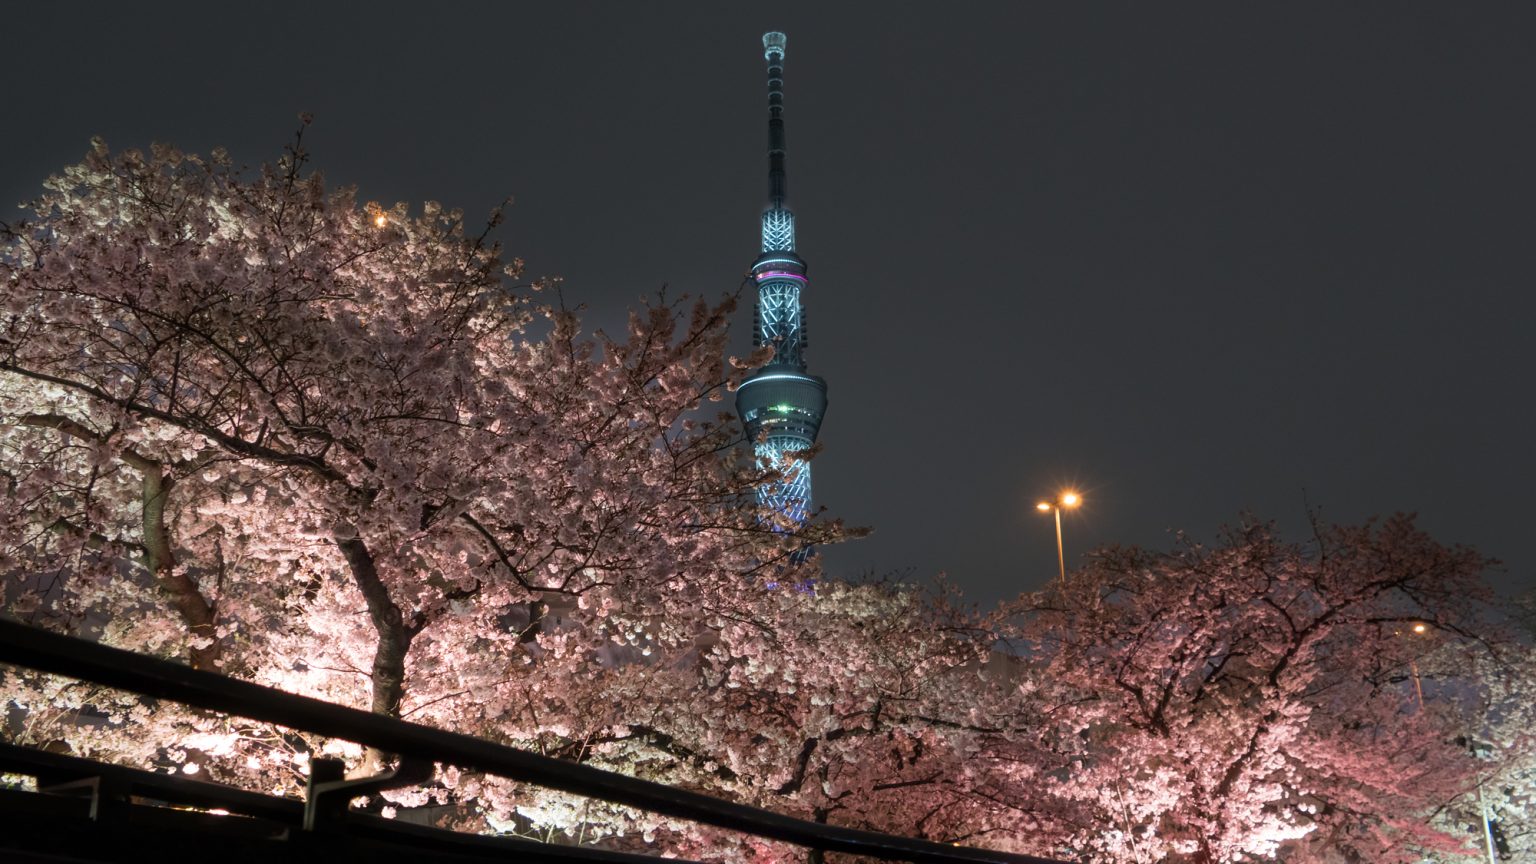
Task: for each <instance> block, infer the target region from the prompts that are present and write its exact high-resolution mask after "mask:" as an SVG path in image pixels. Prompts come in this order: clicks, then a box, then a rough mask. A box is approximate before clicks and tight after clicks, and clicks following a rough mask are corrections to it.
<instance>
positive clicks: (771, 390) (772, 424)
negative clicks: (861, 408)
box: [736, 33, 827, 522]
mask: <svg viewBox="0 0 1536 864" xmlns="http://www.w3.org/2000/svg"><path fill="white" fill-rule="evenodd" d="M784 43H785V37H784V34H783V33H768V34H765V35H764V36H763V56H764V57H765V58H766V59H767V61H768V208H767V209H766V210H764V211H763V253H762V254H761V255H759V256H758V258H757V261H756V263H754V264H753V265H752V278H753V280H754V281H755V282H756V283H757V311H756V315H755V316H754V317H755V320H754V322H753V328H752V344H753V346H754V347H757V346H761V345H772V346H773V349H774V354H773V359H772V360H771V361H769V363H768V365H766V366H763V367H762V368H761V369H758V370H757V371H756V372H754V373H753V374H752V377H750V378H748V379H747V380H746V381H744V382H742V385H741V389H740V390H738V391H737V392H736V413H737V414H738V415H739V416H740V417H741V421H742V423H743V424H744V425H745V426H746V431H747V436H748V437H749V438H750V439H751V440H752V441H753V442H754V445H755V447H756V448H757V455H758V457H759V458H761V459H766V460H769V461H770V462H771V464H773V465H774V466H776V467H778V468H780V469H781V470H783V471H784V472H785V476H784V479H783V480H782V481H780V482H777V483H772V484H768V485H766V486H763V487H761V488H760V489H759V490H758V502H759V503H760V504H762V505H764V506H765V507H769V508H771V509H773V510H776V511H778V512H780V513H783V514H784V515H786V516H788V517H790V518H791V519H793V520H794V521H796V522H801V521H804V520H805V518H806V516H807V515H808V514H809V513H810V512H811V466H810V463H808V462H805V461H802V460H796V459H791V458H789V455H788V454H791V453H794V452H796V451H800V450H805V449H807V448H809V447H810V446H811V445H812V444H815V443H816V433H817V432H818V431H819V430H820V429H821V418H822V416H823V415H825V414H826V411H827V382H826V381H824V380H822V379H821V378H820V377H819V376H816V375H812V374H810V373H808V372H806V370H805V347H806V339H805V313H804V312H803V311H802V310H801V308H800V295H801V293H802V292H803V291H804V290H805V286H806V279H805V269H806V268H805V261H803V260H801V258H800V256H799V255H796V254H795V215H794V214H793V213H792V212H790V209H789V205H788V203H787V198H786V195H785V178H784Z"/></svg>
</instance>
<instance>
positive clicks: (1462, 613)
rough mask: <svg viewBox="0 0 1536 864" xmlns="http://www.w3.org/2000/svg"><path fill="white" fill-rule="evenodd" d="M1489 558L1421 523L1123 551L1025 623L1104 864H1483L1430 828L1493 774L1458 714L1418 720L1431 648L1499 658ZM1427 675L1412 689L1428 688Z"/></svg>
mask: <svg viewBox="0 0 1536 864" xmlns="http://www.w3.org/2000/svg"><path fill="white" fill-rule="evenodd" d="M1487 564H1488V562H1487V561H1485V560H1484V559H1482V558H1481V557H1479V556H1478V555H1477V554H1476V553H1474V552H1472V551H1471V550H1468V549H1465V548H1461V547H1445V546H1442V545H1440V544H1438V543H1436V542H1434V541H1433V540H1431V539H1430V538H1429V537H1427V536H1426V535H1424V534H1423V533H1422V532H1421V531H1419V530H1418V529H1417V528H1415V527H1414V526H1413V524H1412V521H1411V519H1410V518H1408V517H1403V516H1397V517H1393V518H1391V519H1389V520H1386V521H1385V522H1383V523H1381V524H1369V525H1365V526H1361V527H1322V526H1318V527H1317V530H1316V535H1315V539H1314V541H1313V542H1312V543H1310V544H1305V545H1302V544H1293V543H1287V542H1283V541H1281V540H1280V539H1278V538H1277V537H1276V536H1275V534H1274V533H1273V531H1272V530H1271V529H1270V527H1269V526H1266V525H1254V524H1249V525H1245V526H1244V527H1242V528H1240V529H1237V530H1234V531H1232V532H1231V533H1229V534H1228V535H1227V536H1226V537H1224V538H1223V541H1222V542H1221V543H1220V544H1218V545H1216V546H1213V547H1206V546H1202V545H1199V544H1195V543H1193V542H1189V541H1187V540H1186V541H1182V542H1181V545H1180V546H1179V548H1177V549H1176V550H1175V551H1174V552H1172V553H1168V554H1154V553H1149V552H1146V551H1143V550H1139V549H1109V550H1105V551H1103V552H1101V553H1099V554H1098V555H1097V556H1096V557H1095V558H1094V560H1093V561H1092V563H1091V564H1090V565H1089V566H1087V567H1086V568H1085V569H1083V570H1082V571H1080V572H1078V573H1076V574H1073V576H1072V578H1071V579H1070V580H1069V581H1068V584H1067V585H1066V586H1065V587H1064V588H1059V589H1053V590H1051V591H1049V592H1046V593H1045V594H1043V595H1039V596H1037V597H1035V598H1033V599H1032V600H1030V602H1028V603H1026V604H1025V605H1024V606H1023V608H1021V609H1020V610H1019V611H1020V614H1021V616H1022V617H1021V619H1020V623H1019V624H1017V625H1016V626H1017V628H1018V630H1017V635H1018V637H1019V638H1021V639H1023V640H1025V641H1026V642H1027V643H1028V644H1029V645H1030V646H1032V647H1031V651H1033V652H1036V655H1037V656H1039V657H1041V658H1047V659H1046V662H1045V666H1044V668H1043V669H1042V670H1041V674H1042V679H1041V682H1042V684H1041V697H1042V698H1044V699H1046V700H1047V701H1048V703H1049V704H1050V705H1053V706H1056V707H1055V708H1054V709H1051V710H1050V711H1049V712H1048V713H1051V714H1053V715H1054V716H1055V717H1057V719H1056V721H1055V722H1054V723H1053V725H1052V728H1051V729H1050V730H1048V734H1049V736H1050V738H1051V742H1052V747H1053V748H1054V749H1055V750H1057V752H1059V753H1061V754H1063V755H1064V756H1068V757H1070V758H1071V760H1072V766H1071V770H1070V771H1069V772H1067V773H1066V774H1065V775H1063V776H1061V777H1059V778H1057V779H1056V781H1055V783H1054V788H1055V790H1056V794H1059V795H1062V796H1064V797H1067V798H1069V799H1072V800H1075V801H1078V802H1081V803H1083V804H1084V805H1086V806H1088V807H1090V808H1091V813H1092V815H1091V817H1090V819H1089V820H1088V822H1087V823H1086V824H1084V825H1083V826H1082V828H1081V830H1080V831H1078V832H1077V834H1076V836H1075V837H1074V840H1073V845H1074V847H1075V848H1076V849H1079V850H1081V852H1082V854H1084V855H1087V856H1089V857H1090V858H1092V859H1093V860H1112V861H1127V862H1133V861H1165V860H1168V861H1190V862H1229V861H1247V860H1258V859H1264V858H1266V857H1269V856H1274V855H1276V854H1278V853H1280V852H1282V851H1283V852H1284V853H1285V855H1286V857H1287V860H1318V861H1331V860H1339V861H1345V860H1368V861H1374V862H1394V861H1403V862H1407V861H1418V860H1420V859H1421V858H1422V857H1423V856H1424V853H1425V852H1428V851H1435V850H1441V851H1453V850H1464V849H1465V848H1466V847H1465V838H1464V836H1455V835H1453V834H1448V833H1447V832H1445V831H1443V830H1440V828H1438V827H1436V826H1435V825H1433V824H1432V822H1433V820H1434V819H1435V817H1436V816H1437V814H1439V813H1441V812H1443V811H1444V810H1445V809H1446V808H1448V807H1451V806H1454V805H1455V804H1456V802H1458V801H1464V800H1465V796H1466V795H1468V794H1469V792H1470V790H1471V789H1472V787H1473V785H1474V783H1475V775H1476V773H1477V766H1476V763H1475V761H1474V760H1473V759H1471V758H1470V757H1469V755H1468V754H1467V752H1466V750H1465V748H1464V747H1461V746H1459V745H1458V744H1457V743H1456V738H1457V737H1458V734H1459V727H1460V726H1461V724H1462V722H1463V719H1462V716H1461V712H1460V710H1459V708H1458V706H1457V705H1456V704H1454V703H1453V702H1451V701H1439V702H1437V701H1433V700H1431V701H1428V702H1426V703H1425V704H1423V705H1421V704H1419V699H1418V697H1417V696H1416V694H1415V691H1414V680H1415V679H1416V675H1417V670H1416V669H1411V666H1412V664H1413V658H1414V656H1415V652H1417V651H1420V650H1421V648H1420V647H1418V645H1417V644H1416V643H1415V642H1414V641H1413V640H1412V639H1410V638H1408V635H1407V634H1409V633H1410V632H1411V631H1412V630H1413V629H1414V627H1415V625H1419V626H1420V627H1421V628H1422V629H1423V630H1424V631H1426V632H1427V633H1428V634H1431V635H1433V636H1435V637H1437V638H1439V639H1441V640H1443V641H1446V642H1455V643H1457V644H1459V645H1462V646H1467V647H1469V648H1477V649H1480V650H1481V649H1485V648H1487V647H1488V643H1487V639H1486V635H1485V634H1486V629H1485V628H1484V626H1483V625H1482V624H1481V621H1480V618H1479V613H1480V611H1481V610H1480V608H1479V605H1480V604H1481V603H1482V602H1483V601H1485V600H1486V599H1487V597H1488V595H1487V591H1486V589H1485V588H1484V587H1483V584H1482V583H1481V582H1480V580H1479V577H1480V574H1481V572H1482V571H1483V570H1484V569H1485V567H1486V566H1487ZM1410 673H1411V674H1410Z"/></svg>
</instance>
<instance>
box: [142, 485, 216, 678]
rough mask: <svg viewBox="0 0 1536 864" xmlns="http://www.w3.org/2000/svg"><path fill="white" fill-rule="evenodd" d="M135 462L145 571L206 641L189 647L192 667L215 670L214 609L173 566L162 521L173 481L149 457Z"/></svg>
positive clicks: (173, 555) (192, 631) (193, 631)
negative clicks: (139, 482)
mask: <svg viewBox="0 0 1536 864" xmlns="http://www.w3.org/2000/svg"><path fill="white" fill-rule="evenodd" d="M129 461H130V462H138V463H139V464H137V465H135V466H134V467H136V468H138V469H139V470H140V471H141V472H143V474H144V553H145V563H146V564H147V565H148V567H149V572H150V573H152V574H154V578H155V582H156V583H157V584H158V585H159V586H160V589H161V590H162V591H164V592H165V593H166V595H167V596H168V597H169V598H170V601H171V605H172V606H173V607H175V609H176V612H177V614H179V615H180V616H181V620H182V621H183V622H184V623H185V624H186V625H187V631H188V632H189V633H190V635H191V636H192V638H193V639H194V640H197V641H202V640H207V643H208V644H206V645H204V646H202V647H196V646H194V647H193V648H192V649H191V663H192V668H193V669H202V670H205V671H208V672H218V671H220V669H219V655H220V650H219V638H218V634H217V633H216V632H215V630H214V611H213V607H212V606H211V605H210V604H209V603H208V600H207V599H206V598H204V597H203V594H202V591H200V590H199V589H198V587H197V582H195V581H193V579H192V577H190V576H188V575H187V574H186V573H183V572H178V571H177V569H176V553H175V552H174V551H173V549H172V548H171V532H170V529H169V528H167V527H166V524H165V504H166V500H167V499H168V498H169V497H170V494H171V486H172V484H173V481H172V480H171V478H169V477H167V476H166V475H165V470H164V469H163V468H162V467H161V465H160V463H158V462H155V461H153V460H149V459H130V460H129Z"/></svg>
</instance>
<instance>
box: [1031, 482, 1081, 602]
mask: <svg viewBox="0 0 1536 864" xmlns="http://www.w3.org/2000/svg"><path fill="white" fill-rule="evenodd" d="M1081 503H1083V497H1082V496H1081V495H1079V494H1077V493H1076V492H1074V491H1072V490H1071V489H1065V490H1062V492H1061V494H1059V495H1057V496H1056V500H1054V501H1041V502H1040V503H1038V504H1036V505H1035V509H1036V510H1039V511H1040V512H1041V513H1055V514H1056V566H1057V568H1058V569H1059V570H1060V573H1061V584H1062V585H1066V584H1067V555H1066V553H1065V552H1064V551H1063V550H1062V545H1061V510H1062V508H1063V507H1065V508H1067V509H1068V510H1070V509H1072V508H1073V507H1076V506H1077V505H1079V504H1081Z"/></svg>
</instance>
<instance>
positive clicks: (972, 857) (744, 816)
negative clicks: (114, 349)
mask: <svg viewBox="0 0 1536 864" xmlns="http://www.w3.org/2000/svg"><path fill="white" fill-rule="evenodd" d="M0 663H10V664H13V665H17V666H24V667H27V668H30V669H36V670H38V671H40V672H49V673H52V674H55V675H63V676H65V677H69V678H76V679H80V680H84V681H91V682H94V683H97V684H102V685H105V686H108V687H114V688H117V689H119V690H127V691H130V692H133V693H139V694H141V695H144V696H153V697H157V698H161V699H168V700H171V701H173V702H180V703H182V704H184V705H190V706H193V707H196V708H204V709H207V710H210V711H218V712H221V713H225V714H232V715H234V716H238V717H246V718H249V719H252V720H261V721H264V722H268V723H275V724H277V725H279V726H286V727H289V728H291V729H299V730H302V731H306V732H312V733H315V734H319V735H324V736H327V737H332V738H340V739H342V740H346V741H352V742H354V743H357V744H363V745H366V746H369V747H376V748H378V749H380V750H384V751H386V752H389V753H398V754H401V755H402V756H419V757H421V758H423V759H431V760H433V761H436V762H442V763H445V764H449V765H456V766H458V767H460V768H468V769H471V770H475V771H482V772H485V773H487V774H495V775H498V776H502V777H507V778H509V779H512V780H518V781H521V782H525V783H531V784H533V785H536V786H543V787H545V788H549V789H558V790H560V791H562V792H569V793H571V794H574V795H581V796H584V797H588V798H597V799H599V800H603V801H609V802H612V803H615V804H623V805H626V806H630V807H634V808H636V809H639V810H644V811H648V812H652V813H659V814H661V815H664V816H672V817H675V818H678V819H686V820H688V821H692V822H700V823H703V824H706V825H713V826H715V827H717V828H725V829H728V830H732V831H740V832H742V833H746V834H752V835H754V836H758V837H764V838H768V839H772V840H780V841H783V842H786V843H792V844H794V845H797V846H805V847H809V848H812V849H822V850H825V851H829V852H846V853H849V854H852V855H864V856H867V857H871V858H880V859H884V860H891V861H912V862H917V864H1064V862H1060V861H1053V860H1051V859H1047V858H1038V857H1035V856H1033V855H1018V854H1013V853H1009V852H996V851H993V850H990V849H977V848H974V847H969V846H951V845H948V844H944V843H935V842H932V841H928V840H914V839H911V838H907V837H895V836H892V835H889V834H881V833H879V832H875V831H864V830H861V829H857V828H844V827H840V826H835V825H824V824H820V823H816V822H810V821H807V820H804V819H796V818H794V817H792V816H784V815H781V814H778V813H773V812H771V811H768V810H762V809H759V808H756V807H749V806H747V805H743V804H735V803H732V802H730V801H722V800H720V799H718V798H713V797H710V796H708V795H703V794H700V793H698V792H690V791H687V790H685V789H675V788H673V787H671V786H667V785H664V784H661V783H654V782H651V781H649V780H640V779H637V778H634V777H627V776H625V775H623V774H615V773H612V772H608V771H603V770H600V769H597V768H593V767H591V766H588V765H579V764H575V763H572V762H565V761H562V760H559V759H554V758H551V757H548V756H541V755H539V754H536V753H527V752H524V751H522V750H517V749H515V748H512V747H507V746H504V745H501V744H495V743H492V742H490V741H484V740H481V739H479V738H472V737H470V736H468V735H462V734H459V733H457V732H446V731H443V730H441V729H433V728H431V727H429V726H421V725H418V724H415V723H409V722H406V721H404V720H397V719H395V718H392V717H385V716H382V715H379V714H372V713H369V712H367V711H360V710H358V709H356V708H347V707H344V706H340V705H332V704H330V703H329V702H322V701H320V700H318V699H311V698H309V697H307V696H297V695H294V694H292V693H285V692H283V691H281V690H274V689H272V688H270V687H263V686H261V685H259V684H251V683H249V682H246V681H237V680H235V679H232V678H226V677H224V676H222V675H216V674H214V673H211V672H203V671H200V670H197V669H192V668H190V667H188V666H183V665H181V664H178V663H171V662H168V661H165V660H160V659H157V658H153V657H146V656H143V655H140V654H135V653H133V652H131V651H124V650H122V649H119V648H111V647H108V646H105V645H99V644H97V643H94V642H88V641H85V640H82V639H75V638H72V637H69V636H60V635H58V634H56V633H49V632H48V631H45V630H39V629H37V628H34V627H28V626H26V625H23V624H17V623H15V622H12V621H3V620H0Z"/></svg>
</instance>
